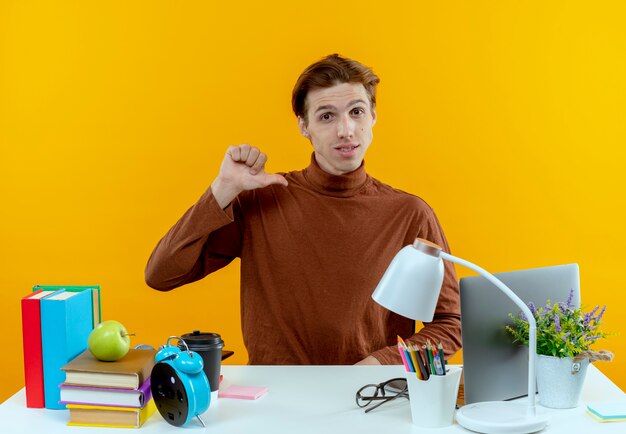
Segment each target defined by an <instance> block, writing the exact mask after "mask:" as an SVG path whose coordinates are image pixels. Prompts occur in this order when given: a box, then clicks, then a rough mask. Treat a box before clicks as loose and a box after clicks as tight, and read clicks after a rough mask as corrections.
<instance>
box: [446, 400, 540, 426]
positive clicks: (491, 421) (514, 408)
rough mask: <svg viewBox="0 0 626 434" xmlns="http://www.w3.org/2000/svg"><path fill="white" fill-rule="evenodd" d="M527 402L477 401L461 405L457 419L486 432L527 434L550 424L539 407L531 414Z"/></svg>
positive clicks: (463, 424) (463, 423) (460, 422)
mask: <svg viewBox="0 0 626 434" xmlns="http://www.w3.org/2000/svg"><path fill="white" fill-rule="evenodd" d="M531 411H532V410H531V409H530V408H529V406H528V404H527V403H517V402H508V401H489V402H477V403H475V404H469V405H465V406H463V407H461V408H460V409H459V410H457V412H456V420H457V422H458V423H459V425H461V426H462V427H463V428H466V429H469V430H471V431H476V432H479V433H484V434H527V433H533V432H537V431H540V430H542V429H543V428H545V427H546V425H548V420H549V418H548V415H547V414H546V413H545V412H544V411H541V410H539V409H535V414H531Z"/></svg>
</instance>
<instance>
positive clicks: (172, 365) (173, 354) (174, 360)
mask: <svg viewBox="0 0 626 434" xmlns="http://www.w3.org/2000/svg"><path fill="white" fill-rule="evenodd" d="M172 339H178V342H179V345H180V344H181V343H182V344H183V346H184V347H185V349H184V350H181V349H180V348H179V347H178V346H176V345H171V344H170V340H172ZM154 361H155V365H154V367H153V368H152V373H151V375H150V379H151V383H150V389H151V391H152V398H153V399H154V403H155V404H156V408H157V410H158V411H159V413H160V414H161V416H162V417H163V419H165V421H166V422H168V423H169V424H170V425H174V426H183V425H185V424H186V423H187V422H189V421H190V420H191V419H193V418H194V417H195V418H197V419H198V420H199V421H200V423H201V424H202V426H205V424H204V421H203V420H202V418H201V417H200V415H201V414H202V413H204V412H205V411H206V410H207V409H208V408H209V404H210V402H211V389H210V387H209V380H208V379H207V377H206V374H205V373H204V369H203V368H204V362H203V360H202V357H201V356H200V355H199V354H198V353H196V352H194V351H190V350H189V347H188V346H187V344H186V343H185V341H184V340H182V339H181V338H179V337H178V336H170V337H169V338H168V339H167V343H166V344H165V345H163V346H161V347H160V348H159V351H158V352H157V353H156V355H155V357H154Z"/></svg>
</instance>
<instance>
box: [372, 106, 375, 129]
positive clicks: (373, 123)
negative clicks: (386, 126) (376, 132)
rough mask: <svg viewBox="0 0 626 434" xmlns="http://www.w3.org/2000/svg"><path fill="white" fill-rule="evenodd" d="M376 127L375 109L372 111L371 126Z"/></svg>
mask: <svg viewBox="0 0 626 434" xmlns="http://www.w3.org/2000/svg"><path fill="white" fill-rule="evenodd" d="M374 125H376V109H372V126H374Z"/></svg>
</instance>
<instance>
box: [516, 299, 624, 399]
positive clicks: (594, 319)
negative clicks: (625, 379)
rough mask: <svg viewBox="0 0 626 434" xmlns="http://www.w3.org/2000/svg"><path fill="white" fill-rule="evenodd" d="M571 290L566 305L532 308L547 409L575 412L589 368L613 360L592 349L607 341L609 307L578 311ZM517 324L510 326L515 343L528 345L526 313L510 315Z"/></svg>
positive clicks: (541, 388) (539, 380)
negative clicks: (604, 318)
mask: <svg viewBox="0 0 626 434" xmlns="http://www.w3.org/2000/svg"><path fill="white" fill-rule="evenodd" d="M573 296H574V291H573V290H571V291H570V293H569V296H568V298H567V301H566V302H565V303H554V304H552V303H551V301H550V300H548V302H547V304H546V305H545V307H539V308H537V307H536V306H535V305H534V304H533V303H532V302H531V303H528V308H529V309H530V311H531V312H532V314H533V316H534V317H535V321H536V322H537V363H536V368H537V390H538V392H539V402H540V403H541V405H543V406H545V407H551V408H573V407H576V406H577V405H578V402H579V400H580V392H581V390H582V385H583V383H584V380H585V375H586V373H587V366H588V365H589V363H590V362H594V361H596V360H611V359H612V358H613V354H612V353H610V352H608V351H593V350H592V349H591V346H592V345H593V344H595V343H596V342H597V341H598V340H600V339H603V338H605V337H607V333H605V332H604V331H602V329H601V327H600V326H601V324H602V322H601V320H602V316H603V315H604V311H605V310H606V306H603V307H602V308H600V306H596V307H595V308H594V309H593V310H591V311H589V312H587V313H584V312H583V311H582V309H581V308H576V307H574V305H573V303H572V299H573ZM509 316H510V317H511V318H512V320H513V323H512V324H511V325H509V326H506V329H507V331H508V333H509V334H510V335H511V336H512V337H513V342H517V343H520V344H525V345H528V321H527V320H526V317H525V315H524V314H523V313H520V314H519V315H517V316H515V315H513V314H509Z"/></svg>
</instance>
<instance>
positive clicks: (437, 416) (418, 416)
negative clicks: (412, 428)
mask: <svg viewBox="0 0 626 434" xmlns="http://www.w3.org/2000/svg"><path fill="white" fill-rule="evenodd" d="M462 370H463V368H462V367H461V366H447V367H446V375H431V376H430V378H429V379H428V380H420V379H419V378H417V377H416V376H415V373H411V372H407V373H406V379H407V384H408V386H409V397H410V400H409V401H410V402H411V417H412V418H413V424H414V425H417V426H421V427H424V428H441V427H445V426H449V425H452V424H453V423H454V409H455V407H456V397H457V394H458V392H459V383H460V381H461V372H462Z"/></svg>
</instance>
